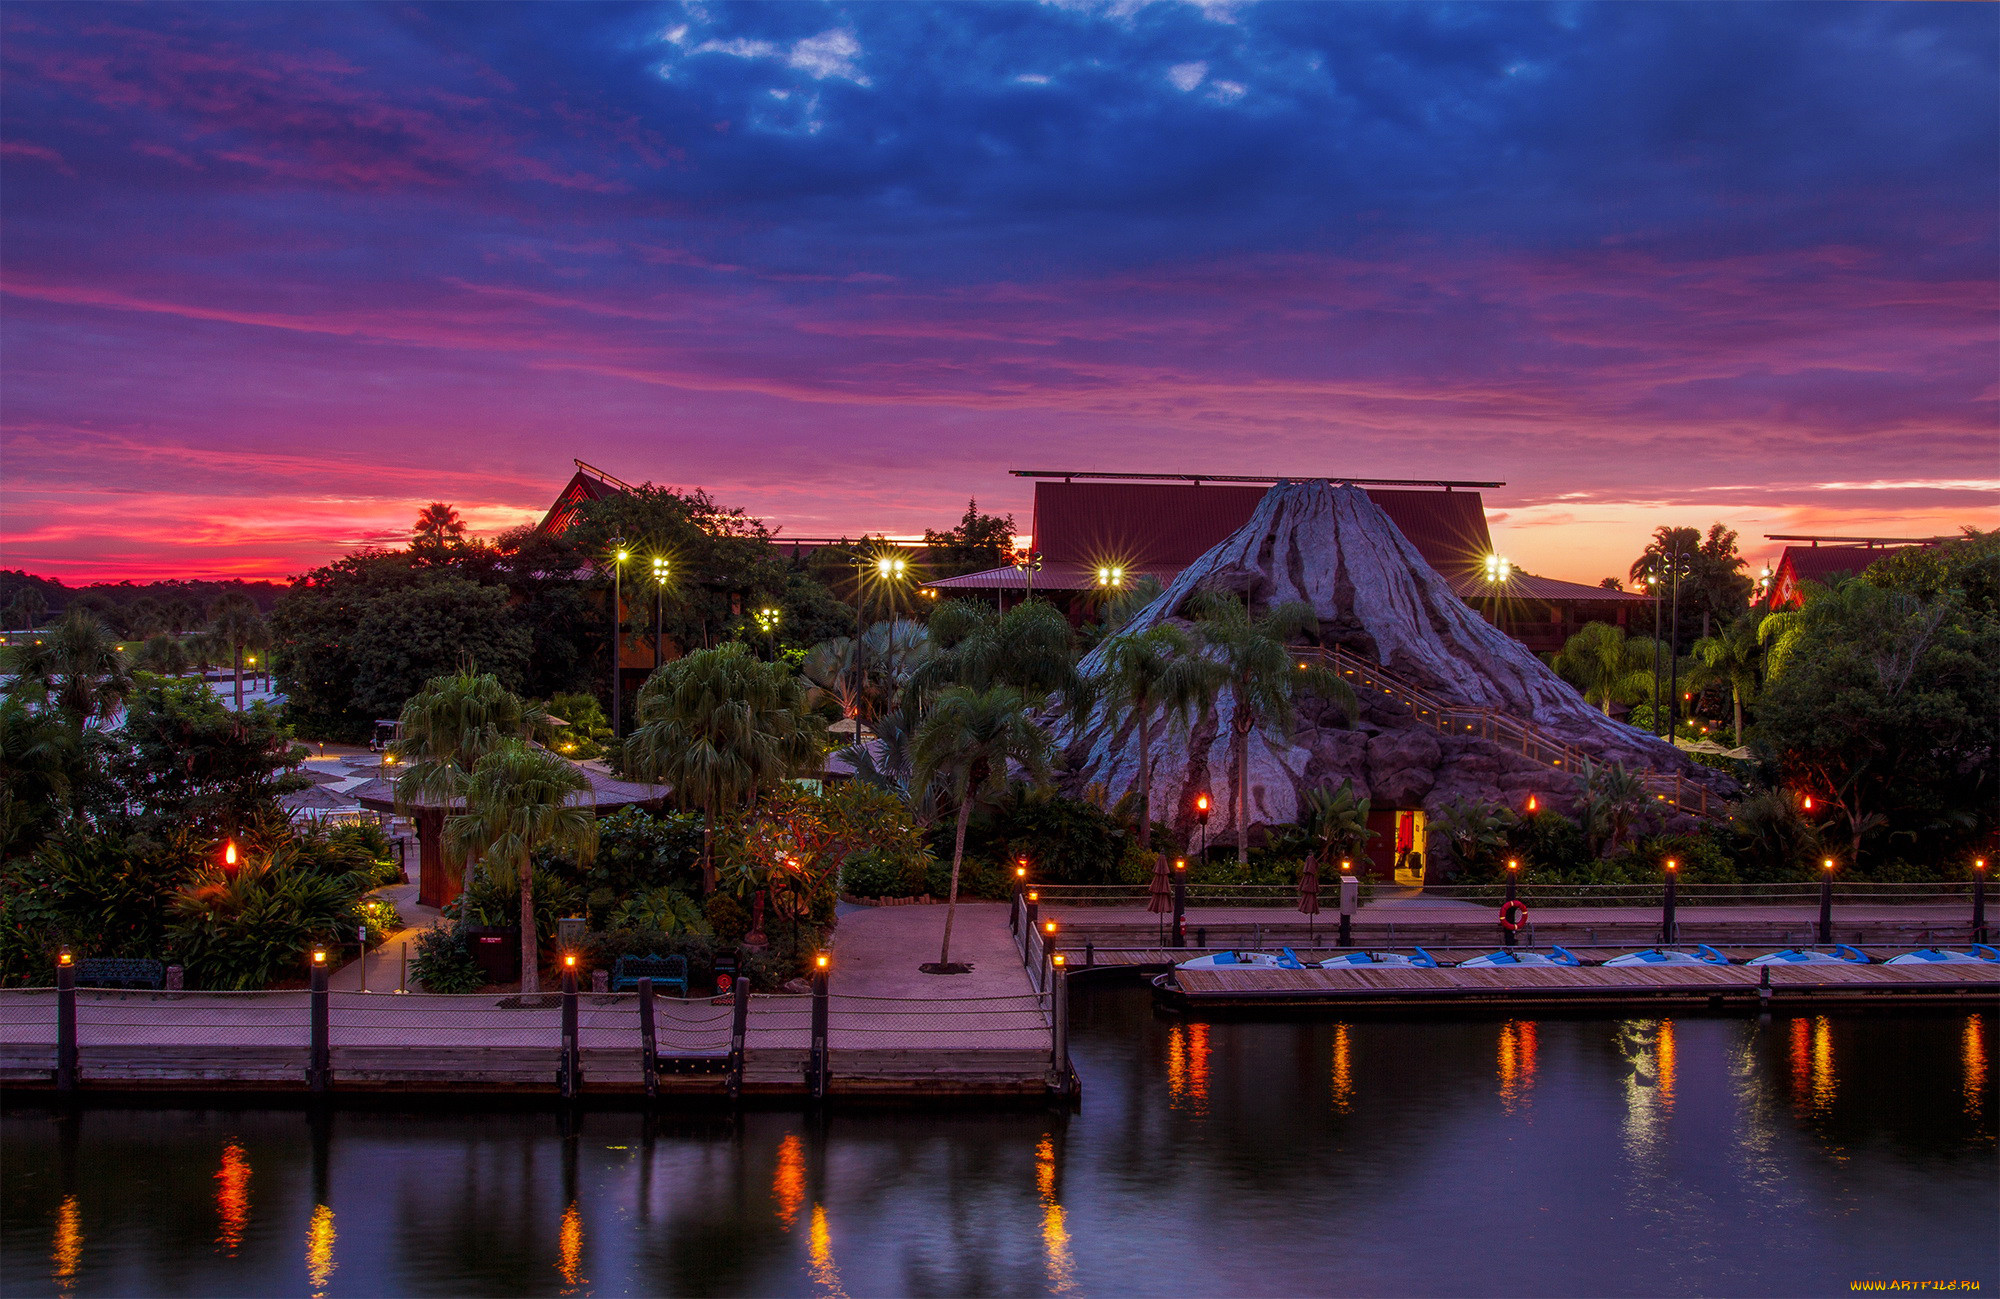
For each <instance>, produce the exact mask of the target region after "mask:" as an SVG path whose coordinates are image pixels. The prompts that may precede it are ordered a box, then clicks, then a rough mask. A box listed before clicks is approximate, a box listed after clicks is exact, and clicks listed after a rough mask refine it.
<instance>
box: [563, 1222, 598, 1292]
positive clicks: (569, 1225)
mask: <svg viewBox="0 0 2000 1299" xmlns="http://www.w3.org/2000/svg"><path fill="white" fill-rule="evenodd" d="M556 1245H557V1248H558V1249H559V1250H560V1252H561V1258H560V1259H559V1261H558V1262H557V1263H556V1271H558V1272H560V1273H562V1279H563V1284H564V1285H565V1286H566V1287H568V1288H567V1289H565V1290H564V1291H563V1292H562V1293H564V1294H575V1293H576V1292H577V1289H578V1287H580V1286H586V1285H589V1284H590V1282H589V1281H587V1280H585V1279H584V1275H583V1215H582V1214H581V1213H579V1212H577V1207H576V1201H575V1200H571V1201H570V1202H569V1207H568V1208H567V1209H564V1210H563V1216H562V1230H561V1231H560V1232H559V1233H558V1234H557V1237H556Z"/></svg>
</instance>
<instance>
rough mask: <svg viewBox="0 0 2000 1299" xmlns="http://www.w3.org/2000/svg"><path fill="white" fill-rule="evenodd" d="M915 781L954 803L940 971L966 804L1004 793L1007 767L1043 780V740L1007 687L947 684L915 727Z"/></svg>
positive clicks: (946, 962)
mask: <svg viewBox="0 0 2000 1299" xmlns="http://www.w3.org/2000/svg"><path fill="white" fill-rule="evenodd" d="M913 748H914V753H915V756H916V777H915V779H914V782H913V787H914V788H917V789H922V788H925V787H927V786H929V785H930V783H931V782H932V781H933V780H938V779H942V780H943V781H944V782H945V785H946V788H947V790H948V791H949V793H950V795H951V797H952V798H953V799H954V800H955V801H956V802H957V803H958V832H957V835H956V837H955V838H954V839H953V841H952V850H951V892H950V895H949V896H948V897H947V898H946V899H945V911H944V941H943V943H942V944H941V945H940V946H939V948H938V966H939V969H940V972H941V973H942V972H948V967H949V966H950V963H951V926H952V921H953V919H954V918H955V917H956V914H957V911H958V872H959V868H960V867H961V866H962V865H963V864H964V862H965V826H966V823H967V822H968V821H970V820H971V819H972V806H973V804H974V803H977V802H979V801H980V800H981V799H990V798H996V797H998V796H1000V795H1002V794H1005V793H1006V792H1007V767H1008V764H1009V763H1015V764H1018V765H1019V766H1020V768H1021V769H1022V771H1023V773H1024V774H1026V775H1027V776H1028V777H1029V779H1031V780H1033V781H1036V782H1043V781H1046V780H1048V778H1049V737H1048V736H1047V735H1046V734H1044V733H1043V731H1042V729H1041V728H1040V727H1039V726H1036V725H1035V724H1034V722H1033V721H1031V720H1029V718H1028V711H1027V704H1026V701H1025V700H1024V699H1023V698H1022V696H1021V692H1020V691H1019V690H1017V689H1015V688H1014V687H1013V686H993V687H991V688H990V689H987V690H975V689H973V688H972V687H970V686H953V687H951V688H950V689H948V690H946V691H944V692H943V693H942V694H940V695H939V696H938V697H937V702H936V703H935V704H934V705H933V706H932V707H931V711H930V713H929V715H928V716H926V717H925V718H924V720H923V724H922V725H920V726H919V727H918V728H917V738H916V743H915V745H914V746H913Z"/></svg>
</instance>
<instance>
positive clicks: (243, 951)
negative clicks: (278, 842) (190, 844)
mask: <svg viewBox="0 0 2000 1299" xmlns="http://www.w3.org/2000/svg"><path fill="white" fill-rule="evenodd" d="M360 894H361V881H360V880H358V879H356V878H355V877H353V876H339V877H329V876H326V875H321V874H319V873H318V872H316V871H313V870H309V869H306V868H304V867H303V866H301V865H300V864H299V863H298V860H297V854H296V853H295V852H294V851H292V850H291V849H289V848H285V849H280V850H279V851H277V852H275V853H272V854H271V855H269V856H268V857H264V858H262V859H251V860H246V861H243V862H241V863H240V864H239V866H238V867H237V869H236V871H235V872H234V873H233V874H231V873H229V872H228V871H226V870H224V869H223V868H222V867H220V866H206V867H203V868H201V869H199V870H197V871H196V872H195V873H194V875H193V877H192V878H191V879H190V880H189V881H188V882H187V883H186V884H184V885H182V886H181V888H180V889H179V891H178V892H177V893H176V895H175V896H174V898H173V900H172V902H171V903H170V904H169V914H170V916H171V919H170V920H169V922H168V926H167V937H168V942H169V944H170V946H171V948H172V950H173V953H174V955H175V956H176V957H177V958H178V959H179V960H180V962H181V964H182V965H183V966H185V967H186V970H187V980H188V984H189V986H191V987H197V988H226V989H256V988H263V987H268V986H269V985H270V984H271V983H272V981H274V980H275V979H277V978H279V977H280V976H282V975H285V974H289V973H294V972H297V971H300V970H302V969H303V968H304V965H305V959H306V954H307V951H308V949H309V948H310V947H311V945H312V944H313V943H315V942H338V941H340V940H342V939H343V938H345V937H346V935H348V934H351V933H353V932H354V931H355V930H356V929H357V928H358V927H359V925H360V923H361V913H360V911H359V908H358V907H357V905H356V904H357V902H358V900H359V898H360Z"/></svg>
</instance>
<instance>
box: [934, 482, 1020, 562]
mask: <svg viewBox="0 0 2000 1299" xmlns="http://www.w3.org/2000/svg"><path fill="white" fill-rule="evenodd" d="M924 547H925V549H926V550H927V551H928V552H929V553H928V554H927V556H926V566H927V567H928V569H929V572H930V576H931V578H932V579H933V580H935V579H937V578H941V577H956V576H958V575H959V574H961V573H979V572H984V571H985V570H987V569H992V568H999V567H1001V566H1003V565H1005V564H1006V563H1008V562H1009V561H1010V560H1012V559H1013V556H1014V516H1013V515H1011V514H1010V515H1008V516H1007V517H1005V518H996V517H995V516H993V515H991V514H981V513H980V512H979V502H978V501H976V500H972V501H967V502H966V503H965V517H964V518H962V519H960V520H959V521H958V526H957V527H955V528H951V529H949V530H947V531H944V532H933V531H931V530H930V529H929V528H926V529H924Z"/></svg>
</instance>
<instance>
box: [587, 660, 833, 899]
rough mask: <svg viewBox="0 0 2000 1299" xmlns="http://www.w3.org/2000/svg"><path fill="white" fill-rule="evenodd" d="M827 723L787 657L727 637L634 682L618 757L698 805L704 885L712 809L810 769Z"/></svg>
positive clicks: (711, 860)
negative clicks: (628, 730)
mask: <svg viewBox="0 0 2000 1299" xmlns="http://www.w3.org/2000/svg"><path fill="white" fill-rule="evenodd" d="M825 729H826V728H825V724H824V723H823V722H821V720H820V719H819V717H818V716H817V715H815V714H814V713H813V712H812V711H811V710H810V709H809V708H807V706H806V697H805V685H804V683H803V682H802V681H801V680H800V679H799V677H798V675H797V674H796V673H794V672H793V671H792V670H791V668H790V667H789V666H788V665H786V664H783V663H765V662H762V661H760V660H759V659H757V658H756V656H754V655H753V654H751V652H750V650H749V648H748V647H747V646H745V645H743V644H741V643H737V642H732V643H730V644H727V645H723V646H720V647H719V648H716V649H712V650H699V651H697V652H695V653H693V654H690V655H688V656H687V657H685V658H681V659H676V660H675V661H674V662H672V663H669V664H667V665H666V666H665V667H663V668H661V669H660V670H659V671H657V672H655V673H653V675H652V676H651V677H650V678H649V679H648V680H647V682H646V684H645V686H644V687H643V688H642V689H641V690H640V691H639V728H638V729H637V730H636V731H634V732H633V733H632V735H631V737H630V738H629V739H628V740H627V741H626V743H625V748H624V755H625V765H626V766H627V768H628V769H630V770H632V771H633V772H635V773H638V774H641V775H643V776H645V777H646V778H648V779H652V780H657V781H662V782H664V783H666V784H668V785H671V786H672V787H673V791H674V797H675V799H676V800H677V801H678V802H679V803H680V804H681V805H682V806H683V807H688V806H693V807H699V808H700V809H701V812H702V850H701V869H702V886H703V888H704V889H705V890H707V891H710V892H712V891H714V889H715V848H714V839H715V818H716V816H717V815H718V814H719V813H722V812H726V811H729V810H731V809H733V808H735V807H737V806H739V805H741V804H742V803H744V802H746V801H748V800H750V799H753V798H754V797H755V796H756V793H757V791H758V790H759V789H761V788H765V787H768V786H770V785H774V784H776V783H777V782H778V781H780V780H784V779H787V778H789V777H792V776H796V775H799V774H801V773H803V772H806V771H809V770H811V769H812V768H813V767H814V765H815V764H816V763H817V762H818V761H819V757H820V753H821V748H822V740H823V737H824V735H825Z"/></svg>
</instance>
